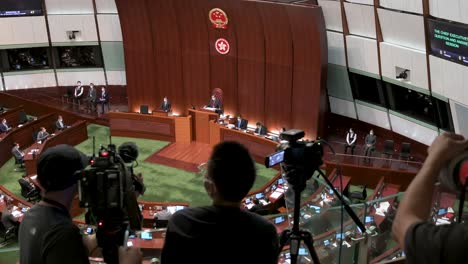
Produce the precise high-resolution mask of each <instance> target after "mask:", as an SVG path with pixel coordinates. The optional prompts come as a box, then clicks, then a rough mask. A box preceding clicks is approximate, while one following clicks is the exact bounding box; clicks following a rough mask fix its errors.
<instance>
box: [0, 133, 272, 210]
mask: <svg viewBox="0 0 468 264" xmlns="http://www.w3.org/2000/svg"><path fill="white" fill-rule="evenodd" d="M88 135H89V137H90V139H88V140H86V141H84V142H83V143H81V144H79V145H78V146H77V149H79V150H81V151H82V152H84V153H86V154H92V153H93V151H92V145H93V140H92V137H93V136H94V137H95V140H96V148H99V146H100V145H101V144H102V145H104V146H107V145H108V143H109V128H107V127H104V126H99V125H89V126H88ZM127 141H133V142H135V143H136V144H137V145H138V148H139V156H138V163H139V166H138V167H137V168H135V172H136V173H142V174H143V177H144V182H145V185H146V193H145V195H144V196H142V197H140V199H141V200H145V201H158V202H188V203H189V204H190V205H191V206H197V205H207V204H209V203H210V199H209V197H208V195H207V194H206V193H205V190H204V188H203V180H202V177H201V176H200V175H198V174H197V173H192V172H187V171H184V170H180V169H175V168H171V167H167V166H163V165H158V164H154V163H149V162H145V161H144V160H145V159H146V158H148V157H149V156H150V155H152V154H154V153H155V152H156V151H158V150H160V149H162V148H163V147H165V146H166V145H168V144H169V142H163V141H157V140H147V139H137V138H124V137H112V143H113V144H115V145H117V147H118V146H119V145H121V144H122V143H124V142H127ZM13 170H14V159H11V160H10V161H8V162H7V163H6V164H5V165H4V166H3V167H2V168H0V175H2V177H0V184H2V185H3V186H5V187H6V188H7V189H8V190H10V191H11V192H13V193H14V194H15V195H17V196H19V197H21V195H20V188H19V184H18V182H17V181H18V178H19V177H21V173H19V172H14V171H13ZM257 174H258V177H257V180H256V182H255V184H254V187H253V188H252V190H256V189H258V188H260V187H262V186H263V185H264V184H265V183H266V182H268V181H269V180H270V179H271V178H272V177H274V176H275V175H276V174H277V171H276V170H273V169H267V168H265V166H263V165H259V164H257Z"/></svg>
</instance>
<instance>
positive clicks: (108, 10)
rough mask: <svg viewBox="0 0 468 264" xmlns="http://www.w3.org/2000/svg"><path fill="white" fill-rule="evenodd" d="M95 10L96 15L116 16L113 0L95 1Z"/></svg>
mask: <svg viewBox="0 0 468 264" xmlns="http://www.w3.org/2000/svg"><path fill="white" fill-rule="evenodd" d="M95 1H96V10H97V12H98V13H104V14H117V13H118V11H117V6H116V5H115V0H95Z"/></svg>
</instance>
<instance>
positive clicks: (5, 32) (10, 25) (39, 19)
mask: <svg viewBox="0 0 468 264" xmlns="http://www.w3.org/2000/svg"><path fill="white" fill-rule="evenodd" d="M48 42H49V40H48V38H47V27H46V23H45V18H44V17H43V16H33V17H5V18H1V23H0V45H14V44H32V43H48Z"/></svg>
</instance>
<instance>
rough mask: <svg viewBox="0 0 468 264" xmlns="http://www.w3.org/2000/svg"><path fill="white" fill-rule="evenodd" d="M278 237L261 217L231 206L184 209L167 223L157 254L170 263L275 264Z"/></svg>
mask: <svg viewBox="0 0 468 264" xmlns="http://www.w3.org/2000/svg"><path fill="white" fill-rule="evenodd" d="M278 248H279V238H278V235H277V232H276V229H275V227H274V226H273V224H272V223H270V222H268V221H267V220H266V219H265V218H263V217H261V216H259V215H256V214H253V213H251V212H248V211H245V210H241V209H238V208H233V207H220V206H205V207H196V208H187V209H184V210H181V211H178V212H177V213H175V214H174V215H173V216H172V217H171V219H170V220H169V225H168V228H167V233H166V240H165V244H164V248H163V251H162V254H161V263H162V264H171V263H174V264H175V263H177V264H179V263H204V264H210V263H224V264H225V263H244V264H245V263H255V264H258V263H264V264H267V263H272V264H273V263H275V264H277V263H278V251H279V249H278Z"/></svg>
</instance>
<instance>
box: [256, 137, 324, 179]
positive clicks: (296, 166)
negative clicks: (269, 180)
mask: <svg viewBox="0 0 468 264" xmlns="http://www.w3.org/2000/svg"><path fill="white" fill-rule="evenodd" d="M304 136H305V133H304V131H302V130H298V129H290V130H287V131H285V132H283V133H281V135H280V139H282V140H284V141H287V143H286V142H285V143H281V144H279V145H278V147H277V152H275V153H273V154H271V155H269V156H267V157H266V158H265V166H266V167H267V168H270V167H273V166H275V165H277V164H279V163H281V168H282V169H283V171H284V172H285V173H286V175H285V176H286V179H287V181H288V183H289V184H291V185H292V186H293V187H294V186H297V185H299V186H302V185H303V186H304V187H305V183H306V181H307V180H308V179H310V178H311V177H312V175H313V174H314V171H315V170H316V169H318V168H319V167H320V165H322V164H323V160H322V156H323V147H322V144H321V142H320V141H309V140H300V139H302V138H303V137H304Z"/></svg>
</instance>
